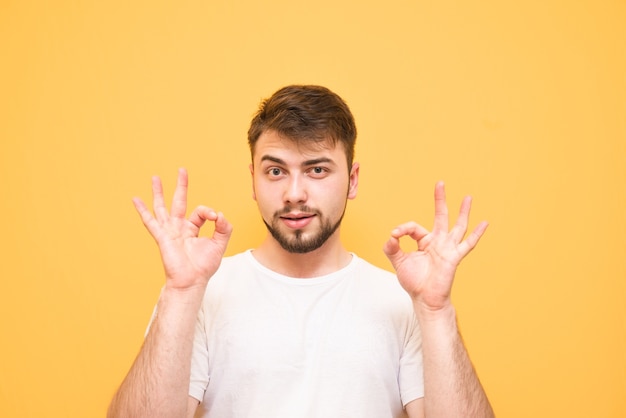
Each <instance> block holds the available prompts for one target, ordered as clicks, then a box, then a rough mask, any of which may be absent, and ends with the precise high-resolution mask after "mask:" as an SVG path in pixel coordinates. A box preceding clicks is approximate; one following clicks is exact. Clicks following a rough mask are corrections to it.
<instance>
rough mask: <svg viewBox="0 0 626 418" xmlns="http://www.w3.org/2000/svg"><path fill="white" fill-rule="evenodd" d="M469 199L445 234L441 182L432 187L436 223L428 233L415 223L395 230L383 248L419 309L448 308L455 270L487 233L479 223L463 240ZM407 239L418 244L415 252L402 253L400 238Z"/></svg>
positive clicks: (446, 209) (443, 192) (436, 309)
mask: <svg viewBox="0 0 626 418" xmlns="http://www.w3.org/2000/svg"><path fill="white" fill-rule="evenodd" d="M471 202H472V200H471V198H470V197H466V198H465V199H463V203H462V204H461V210H460V213H459V217H458V219H457V221H456V224H455V225H454V227H453V228H452V229H451V230H448V207H447V205H446V192H445V188H444V185H443V183H442V182H439V183H437V185H436V186H435V223H434V226H433V230H432V232H431V231H428V230H427V229H426V228H424V227H423V226H421V225H418V224H416V223H415V222H408V223H405V224H403V225H400V226H398V227H397V228H395V229H394V230H393V231H392V232H391V238H389V240H388V241H387V242H386V243H385V246H384V248H383V250H384V252H385V254H386V255H387V257H388V258H389V260H390V261H391V264H392V265H393V267H394V269H395V270H396V273H397V276H398V280H399V281H400V284H401V285H402V287H403V288H404V289H405V290H406V291H407V292H408V293H409V295H411V298H412V299H413V301H414V302H418V303H419V305H418V306H419V307H420V308H423V309H426V310H427V311H439V310H441V309H444V308H446V307H448V306H450V305H451V302H450V293H451V290H452V282H453V281H454V274H455V272H456V269H457V267H458V265H459V263H460V262H461V260H463V258H464V257H465V256H466V255H467V254H468V253H469V252H470V251H471V250H472V249H473V248H474V247H475V246H476V244H477V243H478V240H479V239H480V237H481V236H482V235H483V233H484V232H485V230H486V229H487V222H481V223H480V224H478V226H477V227H476V228H475V229H474V230H473V231H472V232H471V233H470V234H469V235H468V237H467V239H465V240H463V237H464V236H465V233H466V232H467V225H468V221H469V213H470V208H471ZM403 236H409V237H411V238H412V239H414V240H415V241H416V242H417V251H413V252H404V251H403V250H402V249H401V248H400V238H401V237H403Z"/></svg>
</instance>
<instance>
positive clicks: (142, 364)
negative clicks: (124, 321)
mask: <svg viewBox="0 0 626 418" xmlns="http://www.w3.org/2000/svg"><path fill="white" fill-rule="evenodd" d="M203 294H204V291H203V290H202V289H193V290H188V291H185V292H174V291H171V290H168V289H164V291H163V293H162V294H161V297H160V299H159V303H158V306H157V314H156V317H155V318H154V321H153V322H152V325H151V327H150V330H149V332H148V335H147V336H146V338H145V341H144V344H143V346H142V348H141V351H140V352H139V355H138V356H137V358H136V360H135V362H134V364H133V366H132V367H131V369H130V371H129V373H128V375H127V376H126V378H125V379H124V381H123V382H122V385H121V386H120V388H119V389H118V391H117V393H116V395H115V397H114V398H113V401H112V402H111V406H110V407H109V413H108V417H109V418H113V417H128V416H132V417H150V418H153V417H184V416H185V415H186V410H187V404H188V390H189V376H190V369H191V353H192V347H193V336H194V330H195V321H196V317H197V313H198V309H199V308H200V304H201V302H202V296H203Z"/></svg>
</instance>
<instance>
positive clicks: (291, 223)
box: [280, 213, 316, 229]
mask: <svg viewBox="0 0 626 418" xmlns="http://www.w3.org/2000/svg"><path fill="white" fill-rule="evenodd" d="M315 216H316V215H315V214H313V213H287V214H285V215H282V216H281V217H280V219H281V220H282V221H283V223H284V224H285V225H286V226H288V227H289V228H291V229H300V228H304V227H305V226H307V225H308V224H309V223H311V221H312V220H313V218H315Z"/></svg>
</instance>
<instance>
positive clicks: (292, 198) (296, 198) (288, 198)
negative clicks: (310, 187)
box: [284, 175, 307, 204]
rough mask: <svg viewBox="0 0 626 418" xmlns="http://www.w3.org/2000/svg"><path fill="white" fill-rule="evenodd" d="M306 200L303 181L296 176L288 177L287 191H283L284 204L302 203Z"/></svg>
mask: <svg viewBox="0 0 626 418" xmlns="http://www.w3.org/2000/svg"><path fill="white" fill-rule="evenodd" d="M306 199H307V194H306V188H305V181H304V179H303V178H301V177H300V176H297V175H293V176H290V177H289V181H288V182H287V189H286V190H285V195H284V200H285V203H291V204H294V203H303V202H305V201H306Z"/></svg>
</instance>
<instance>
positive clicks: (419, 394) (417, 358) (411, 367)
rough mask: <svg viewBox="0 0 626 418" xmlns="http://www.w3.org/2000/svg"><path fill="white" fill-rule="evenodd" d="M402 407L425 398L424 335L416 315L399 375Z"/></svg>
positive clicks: (401, 359) (412, 322)
mask: <svg viewBox="0 0 626 418" xmlns="http://www.w3.org/2000/svg"><path fill="white" fill-rule="evenodd" d="M398 382H399V385H400V397H401V399H402V405H403V406H406V404H408V403H409V402H411V401H413V400H415V399H418V398H423V397H424V365H423V359H422V335H421V332H420V328H419V324H418V321H417V318H415V315H413V317H412V320H411V328H410V330H409V332H408V337H407V339H406V343H405V344H404V349H403V352H402V356H401V358H400V372H399V375H398Z"/></svg>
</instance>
